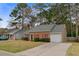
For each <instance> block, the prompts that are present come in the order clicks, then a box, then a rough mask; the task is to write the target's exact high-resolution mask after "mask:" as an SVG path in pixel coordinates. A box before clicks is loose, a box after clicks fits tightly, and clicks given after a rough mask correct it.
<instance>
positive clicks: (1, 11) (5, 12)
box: [0, 3, 16, 28]
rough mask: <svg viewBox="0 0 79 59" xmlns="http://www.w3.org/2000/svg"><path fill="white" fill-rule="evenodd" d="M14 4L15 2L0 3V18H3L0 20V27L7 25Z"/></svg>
mask: <svg viewBox="0 0 79 59" xmlns="http://www.w3.org/2000/svg"><path fill="white" fill-rule="evenodd" d="M15 6H16V3H0V18H2V19H3V20H2V21H0V27H3V28H5V27H7V25H8V22H9V21H10V20H11V17H10V16H9V15H10V13H11V11H12V9H13V8H14V7H15Z"/></svg>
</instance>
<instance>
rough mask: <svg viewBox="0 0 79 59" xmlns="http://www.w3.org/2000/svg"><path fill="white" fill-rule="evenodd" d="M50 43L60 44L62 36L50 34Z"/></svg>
mask: <svg viewBox="0 0 79 59" xmlns="http://www.w3.org/2000/svg"><path fill="white" fill-rule="evenodd" d="M50 40H51V42H57V43H58V42H61V41H62V35H61V34H51V35H50Z"/></svg>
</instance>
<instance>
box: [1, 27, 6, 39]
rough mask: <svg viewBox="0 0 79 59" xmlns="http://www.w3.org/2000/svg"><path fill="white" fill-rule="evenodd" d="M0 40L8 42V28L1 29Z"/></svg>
mask: <svg viewBox="0 0 79 59" xmlns="http://www.w3.org/2000/svg"><path fill="white" fill-rule="evenodd" d="M0 40H8V33H7V29H6V28H0Z"/></svg>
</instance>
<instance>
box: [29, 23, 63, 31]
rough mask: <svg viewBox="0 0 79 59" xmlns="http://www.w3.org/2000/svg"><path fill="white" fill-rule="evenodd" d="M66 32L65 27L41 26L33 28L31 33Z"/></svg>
mask: <svg viewBox="0 0 79 59" xmlns="http://www.w3.org/2000/svg"><path fill="white" fill-rule="evenodd" d="M62 31H64V25H63V24H62V25H54V24H50V25H39V26H36V27H34V28H31V29H30V30H29V32H62Z"/></svg>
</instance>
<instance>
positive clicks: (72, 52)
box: [67, 43, 79, 56]
mask: <svg viewBox="0 0 79 59" xmlns="http://www.w3.org/2000/svg"><path fill="white" fill-rule="evenodd" d="M67 55H68V56H79V43H72V46H71V47H69V49H68V51H67Z"/></svg>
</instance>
